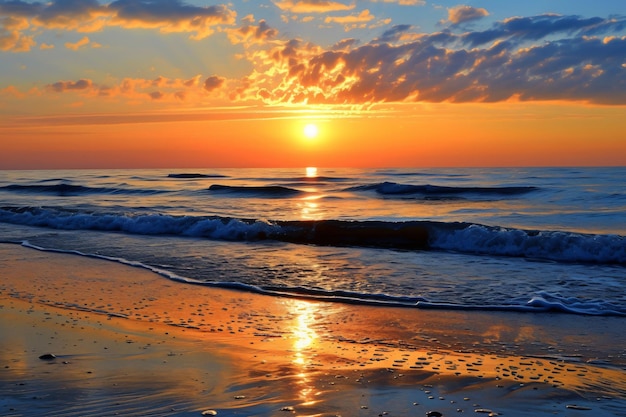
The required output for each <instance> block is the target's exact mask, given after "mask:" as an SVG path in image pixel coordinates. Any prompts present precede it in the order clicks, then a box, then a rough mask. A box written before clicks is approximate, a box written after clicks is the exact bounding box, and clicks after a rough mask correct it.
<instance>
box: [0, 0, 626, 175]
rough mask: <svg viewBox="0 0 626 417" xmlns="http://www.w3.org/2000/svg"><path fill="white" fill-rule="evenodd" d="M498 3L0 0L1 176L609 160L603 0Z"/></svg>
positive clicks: (611, 96) (619, 54)
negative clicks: (307, 131) (311, 128)
mask: <svg viewBox="0 0 626 417" xmlns="http://www.w3.org/2000/svg"><path fill="white" fill-rule="evenodd" d="M510 5H511V3H509V6H505V5H502V4H497V5H495V4H492V2H489V1H486V0H484V1H474V2H472V6H467V5H464V4H462V3H457V2H454V1H447V0H442V1H440V2H438V3H433V2H431V1H428V0H427V1H423V0H415V1H407V0H405V1H395V0H388V1H385V2H381V1H374V0H368V1H363V2H349V1H330V2H319V1H315V0H301V1H287V0H285V1H261V2H254V3H253V4H250V3H249V2H231V3H229V4H224V5H220V4H215V5H211V6H207V5H205V2H202V1H187V2H183V1H180V0H163V1H161V2H151V1H147V0H127V1H124V2H110V3H109V2H105V1H96V0H93V1H89V2H84V3H80V2H79V3H72V4H70V3H68V2H66V1H63V0H53V1H51V2H49V3H38V2H30V1H23V0H17V1H6V0H0V169H37V168H42V169H45V168H55V169H56V168H121V167H123V168H143V167H180V168H192V167H211V166H212V167H292V166H320V167H330V166H342V167H347V166H358V167H381V166H416V167H430V166H534V165H553V166H556V165H586V166H589V165H593V166H595V165H626V133H624V132H626V117H625V116H626V52H624V51H626V30H624V27H626V19H624V18H620V17H615V16H616V15H615V12H618V11H617V10H614V8H615V3H613V2H611V1H606V0H598V1H597V2H594V7H588V6H586V5H584V4H580V5H578V4H576V5H574V4H569V5H565V4H562V5H559V6H557V5H546V2H544V1H539V0H529V1H528V2H525V3H524V5H523V6H522V5H520V6H519V7H517V8H514V7H511V6H510ZM609 16H612V17H609ZM307 123H314V124H315V125H316V126H317V127H318V130H319V134H318V135H317V137H315V138H311V139H307V138H306V137H305V135H304V134H303V128H304V126H305V125H306V124H307Z"/></svg>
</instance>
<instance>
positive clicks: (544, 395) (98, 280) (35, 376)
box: [0, 244, 626, 417]
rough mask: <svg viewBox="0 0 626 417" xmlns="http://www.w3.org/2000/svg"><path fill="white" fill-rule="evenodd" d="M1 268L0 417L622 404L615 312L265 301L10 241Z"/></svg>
mask: <svg viewBox="0 0 626 417" xmlns="http://www.w3.org/2000/svg"><path fill="white" fill-rule="evenodd" d="M0 273H1V274H2V281H1V284H0V290H1V295H0V317H1V318H2V320H0V330H1V333H2V335H3V337H2V341H1V342H0V346H1V348H2V352H3V354H2V361H1V362H0V367H1V369H2V372H0V375H1V376H0V393H1V395H0V414H2V415H7V416H19V415H29V416H32V415H47V414H49V413H51V412H53V413H54V414H55V415H68V416H69V415H85V414H92V415H93V414H95V415H115V414H119V415H145V414H150V415H177V416H178V415H180V416H186V415H189V416H192V415H202V412H203V411H208V410H215V411H216V412H217V413H218V415H289V414H290V413H291V414H295V415H320V416H330V415H363V416H369V415H372V416H377V415H381V414H382V413H388V415H406V414H408V413H410V414H411V415H425V413H426V412H428V411H431V410H434V411H439V412H441V413H442V414H443V415H444V416H449V415H456V414H458V413H460V412H464V413H468V412H471V413H474V412H476V410H482V411H479V412H481V413H482V412H484V414H485V415H488V414H489V413H490V412H491V413H492V414H493V415H495V414H496V413H497V414H501V415H507V416H517V415H519V416H524V415H528V413H529V412H532V414H533V415H562V416H569V415H582V416H585V415H589V416H591V415H593V416H594V417H595V416H598V415H602V416H604V415H606V416H612V415H620V414H622V415H624V414H626V399H624V398H626V353H625V346H626V336H625V335H623V334H622V332H621V331H620V328H621V327H623V324H624V319H623V318H619V317H586V316H585V317H581V316H574V315H568V314H541V315H535V314H528V313H509V312H459V311H442V310H436V311H435V310H417V309H415V310H412V309H406V308H392V307H374V306H360V305H351V304H340V303H332V302H319V301H305V300H297V299H291V298H280V297H270V296H265V295H259V294H251V293H244V292H240V291H237V290H229V289H219V288H210V287H202V286H194V285H185V284H181V283H177V282H172V281H169V280H167V279H165V278H163V277H161V276H160V275H157V274H155V273H152V272H149V271H146V270H144V269H140V268H134V267H131V266H127V265H121V264H117V263H115V262H111V261H106V260H100V259H94V258H87V257H81V256H78V255H72V254H59V253H51V252H41V251H36V250H34V249H28V248H24V247H21V246H19V245H15V244H1V245H0ZM46 353H52V354H54V355H56V356H57V357H56V358H55V359H53V360H50V361H46V360H41V359H39V356H40V355H43V354H46ZM20 384H22V385H20ZM458 410H462V411H458ZM531 410H532V411H531ZM572 413H575V414H572ZM207 415H208V414H207Z"/></svg>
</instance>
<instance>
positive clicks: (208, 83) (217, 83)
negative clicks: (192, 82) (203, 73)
mask: <svg viewBox="0 0 626 417" xmlns="http://www.w3.org/2000/svg"><path fill="white" fill-rule="evenodd" d="M225 81H226V80H225V79H224V78H222V77H218V76H216V75H212V76H210V77H209V78H207V79H206V80H204V89H205V90H206V91H209V92H211V91H213V90H216V89H218V88H220V87H221V86H222V85H223V84H224V82H225Z"/></svg>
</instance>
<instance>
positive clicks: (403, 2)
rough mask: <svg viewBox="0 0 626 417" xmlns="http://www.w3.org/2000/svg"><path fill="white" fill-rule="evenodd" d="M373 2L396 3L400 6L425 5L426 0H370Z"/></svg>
mask: <svg viewBox="0 0 626 417" xmlns="http://www.w3.org/2000/svg"><path fill="white" fill-rule="evenodd" d="M370 1H371V2H372V3H396V4H399V5H400V6H423V5H425V4H426V1H425V0H370Z"/></svg>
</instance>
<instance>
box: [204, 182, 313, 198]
mask: <svg viewBox="0 0 626 417" xmlns="http://www.w3.org/2000/svg"><path fill="white" fill-rule="evenodd" d="M209 191H211V192H218V193H222V194H232V195H235V196H245V197H251V196H252V197H260V198H263V197H264V198H281V197H294V196H297V195H300V194H303V193H304V192H303V191H300V190H296V189H294V188H289V187H283V186H280V185H265V186H258V187H255V186H232V185H219V184H213V185H211V186H210V187H209Z"/></svg>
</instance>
